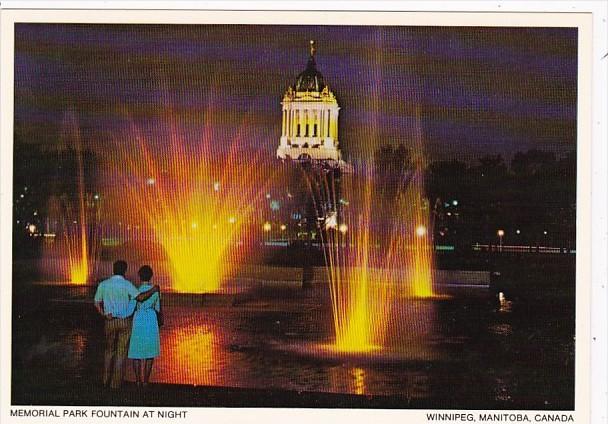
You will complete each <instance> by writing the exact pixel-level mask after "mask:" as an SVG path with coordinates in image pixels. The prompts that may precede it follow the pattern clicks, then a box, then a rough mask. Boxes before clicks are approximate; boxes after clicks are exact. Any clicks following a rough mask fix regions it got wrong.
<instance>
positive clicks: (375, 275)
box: [310, 32, 433, 352]
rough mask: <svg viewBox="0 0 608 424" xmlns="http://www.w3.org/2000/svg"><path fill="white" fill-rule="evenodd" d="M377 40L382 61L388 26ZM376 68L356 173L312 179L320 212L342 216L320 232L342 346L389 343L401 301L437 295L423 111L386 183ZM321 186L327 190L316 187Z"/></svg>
mask: <svg viewBox="0 0 608 424" xmlns="http://www.w3.org/2000/svg"><path fill="white" fill-rule="evenodd" d="M374 41H375V43H376V45H377V48H376V49H375V50H374V54H375V59H376V60H377V62H378V64H379V63H381V62H382V61H383V58H382V57H381V56H382V55H383V54H384V49H383V48H382V47H383V43H384V39H383V35H382V33H381V32H378V33H377V34H376V38H375V40H374ZM372 69H373V71H372V73H371V75H369V81H370V83H371V88H372V90H371V92H372V93H373V94H372V95H371V96H370V98H369V99H368V100H367V101H368V102H369V105H368V106H369V108H370V110H371V111H372V113H370V115H369V116H370V118H369V121H368V122H366V127H365V130H364V131H363V133H362V136H363V142H361V143H359V146H358V149H359V151H358V152H357V154H353V156H354V157H355V163H353V172H352V173H343V174H342V175H341V177H340V178H339V181H338V179H337V178H336V174H335V173H332V172H326V171H323V170H321V171H317V172H316V173H313V174H312V180H313V183H312V184H310V187H311V188H313V190H312V191H313V197H314V198H315V201H316V203H317V208H316V209H317V211H318V212H319V211H320V214H319V215H320V216H325V217H327V216H328V213H327V211H328V210H329V211H330V213H332V214H333V215H335V216H337V217H338V219H337V220H335V221H336V222H333V221H332V222H331V225H327V224H326V225H325V231H321V234H322V236H323V243H324V246H325V259H326V263H327V272H328V280H329V285H330V293H331V299H332V313H333V320H334V329H335V335H336V339H335V346H334V348H335V350H337V351H342V352H370V351H374V350H378V349H382V348H383V347H384V345H385V337H386V335H387V331H388V329H389V326H390V325H398V324H396V323H399V322H400V320H399V317H393V316H392V313H393V306H394V305H395V302H397V301H398V299H402V298H404V297H411V298H429V297H432V296H433V275H432V269H433V242H432V234H433V229H432V222H431V219H430V207H429V202H428V200H427V199H426V198H425V193H424V169H425V161H424V157H425V155H424V146H423V136H422V128H421V123H420V122H421V120H420V113H419V111H418V110H416V112H415V115H416V116H415V117H414V119H413V121H414V122H415V125H413V128H412V129H413V131H411V133H412V134H411V137H410V142H409V143H408V145H407V146H406V147H407V149H408V150H409V152H410V156H409V159H408V160H407V162H405V161H404V163H403V164H399V166H398V167H397V168H396V169H392V170H390V171H389V173H391V172H392V173H393V174H394V175H391V176H390V178H391V181H392V182H391V184H392V186H391V187H388V188H387V187H386V185H387V181H386V178H385V177H386V176H385V177H382V176H381V175H380V174H381V173H382V172H386V170H383V169H381V168H382V166H384V165H383V164H382V163H375V158H376V157H377V152H378V151H379V149H380V148H381V147H383V146H384V145H386V143H387V141H386V140H384V139H383V137H382V135H381V128H380V123H379V116H380V115H381V112H380V111H381V109H382V99H381V95H380V93H381V92H382V89H383V87H382V81H383V78H382V67H381V66H379V65H378V66H376V67H373V68H372ZM388 143H389V146H390V141H389V142H388ZM390 147H391V148H394V147H396V146H390ZM357 156H358V157H357ZM315 187H320V189H318V190H316V191H315V189H314V188H315ZM338 197H339V198H338ZM339 205H342V206H339ZM327 222H328V221H326V223H327ZM397 313H398V312H397Z"/></svg>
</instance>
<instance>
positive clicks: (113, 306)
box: [95, 260, 159, 389]
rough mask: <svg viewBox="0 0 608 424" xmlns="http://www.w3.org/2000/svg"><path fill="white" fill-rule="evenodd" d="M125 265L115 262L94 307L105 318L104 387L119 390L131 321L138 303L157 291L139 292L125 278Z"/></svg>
mask: <svg viewBox="0 0 608 424" xmlns="http://www.w3.org/2000/svg"><path fill="white" fill-rule="evenodd" d="M126 272H127V263H126V262H125V261H122V260H121V261H116V262H114V266H113V273H114V275H113V276H112V277H110V278H108V279H107V280H104V281H102V282H101V283H99V286H98V287H97V291H96V292H95V308H96V309H97V311H98V312H99V313H100V314H101V315H102V316H103V317H105V319H106V322H105V335H106V350H105V358H104V368H103V384H104V386H108V385H109V386H110V388H112V389H118V388H120V385H121V383H122V378H123V374H124V368H123V366H124V362H125V359H126V357H127V351H128V349H129V339H130V338H131V321H132V315H133V312H134V311H135V306H136V305H137V302H143V301H144V300H146V299H148V298H149V297H150V296H152V295H153V294H154V293H156V292H158V291H159V287H158V286H157V285H155V286H154V287H152V288H151V289H150V290H148V291H145V292H143V293H140V292H139V291H138V290H137V289H136V288H135V286H134V285H133V284H132V283H131V282H130V281H128V280H127V279H125V274H126Z"/></svg>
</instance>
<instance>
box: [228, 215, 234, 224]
mask: <svg viewBox="0 0 608 424" xmlns="http://www.w3.org/2000/svg"><path fill="white" fill-rule="evenodd" d="M228 223H230V224H234V223H236V218H235V217H233V216H231V217H230V218H228Z"/></svg>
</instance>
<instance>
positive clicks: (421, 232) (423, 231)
mask: <svg viewBox="0 0 608 424" xmlns="http://www.w3.org/2000/svg"><path fill="white" fill-rule="evenodd" d="M416 235H417V236H418V237H424V236H425V235H426V227H425V226H424V225H419V226H417V227H416Z"/></svg>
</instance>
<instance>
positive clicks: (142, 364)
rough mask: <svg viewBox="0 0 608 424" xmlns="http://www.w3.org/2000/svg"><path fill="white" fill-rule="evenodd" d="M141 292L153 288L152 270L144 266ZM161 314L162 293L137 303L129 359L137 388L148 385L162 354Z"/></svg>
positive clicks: (141, 276) (140, 271) (141, 275)
mask: <svg viewBox="0 0 608 424" xmlns="http://www.w3.org/2000/svg"><path fill="white" fill-rule="evenodd" d="M138 274H139V279H140V281H141V283H140V285H139V292H140V293H142V292H145V291H147V290H149V289H150V288H151V287H152V283H150V280H151V279H152V275H153V273H152V268H150V267H149V266H148V265H144V266H142V267H141V268H140V269H139V271H138ZM159 313H160V293H154V294H153V295H152V296H150V297H149V298H148V299H147V300H145V301H143V302H137V307H136V309H135V314H134V315H133V329H132V332H131V342H130V344H129V354H128V356H129V358H130V359H133V371H134V372H135V379H136V384H137V386H138V387H139V386H141V385H142V384H143V385H144V386H147V385H148V382H149V381H150V374H151V373H152V365H154V358H156V357H157V356H158V355H159V354H160V335H159V328H158V316H157V314H159Z"/></svg>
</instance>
